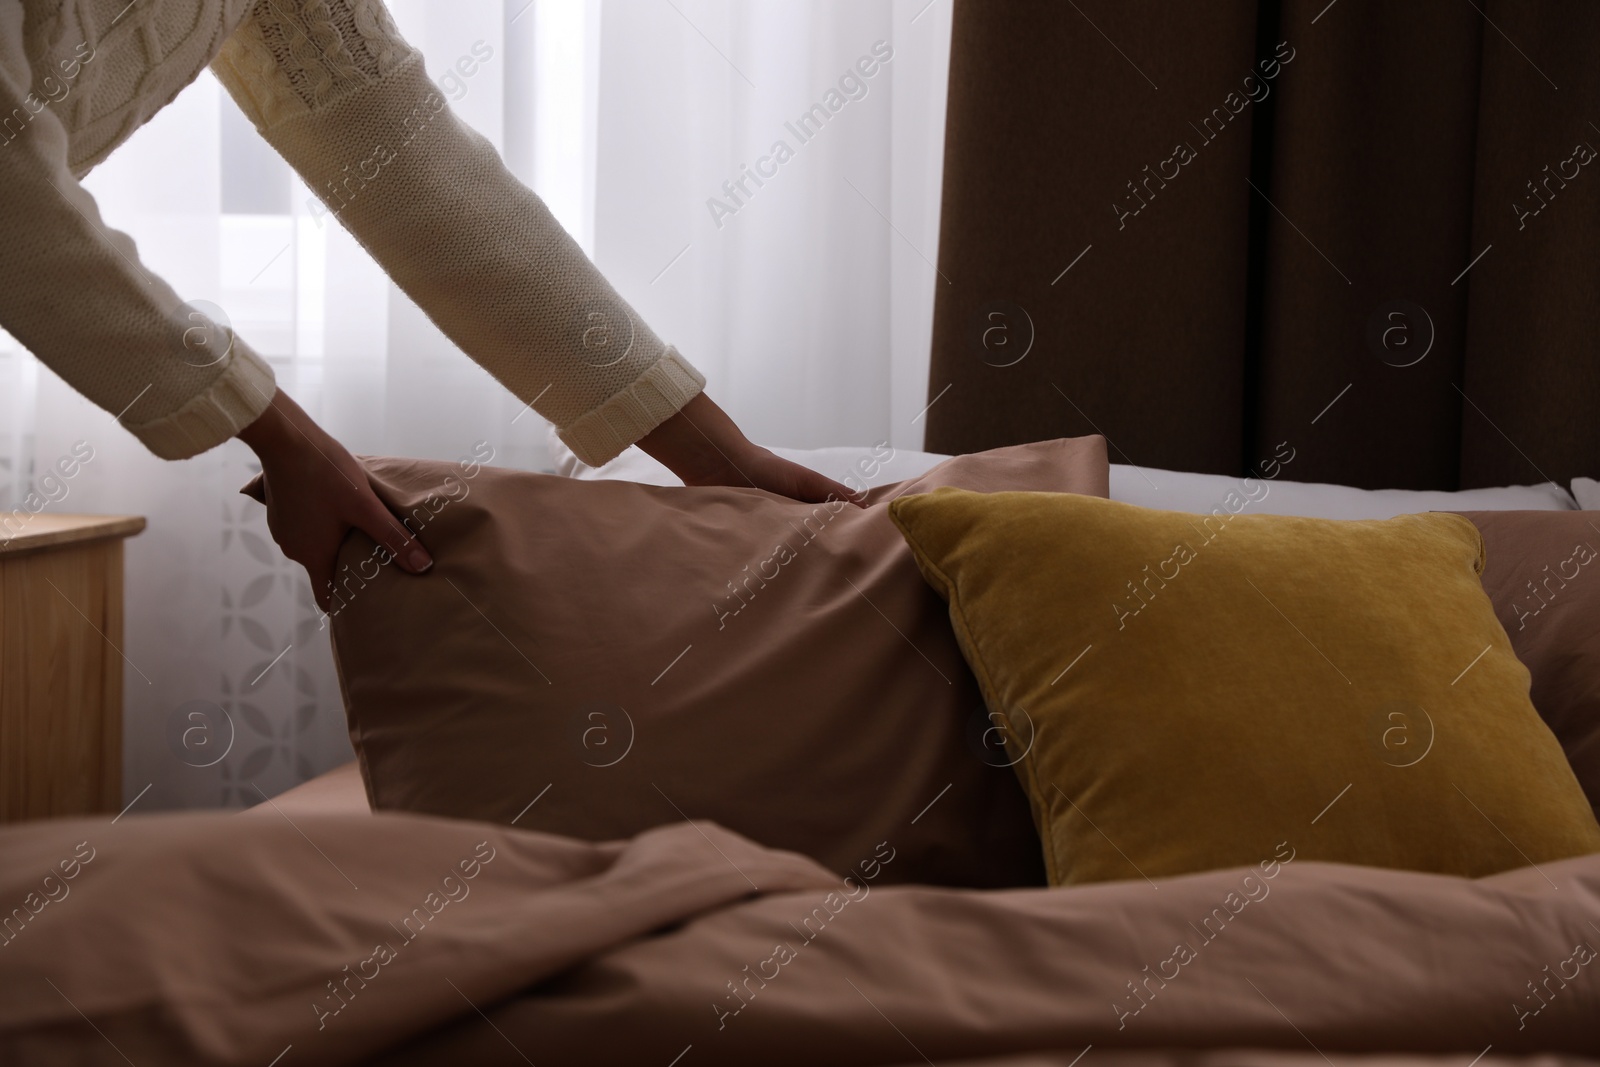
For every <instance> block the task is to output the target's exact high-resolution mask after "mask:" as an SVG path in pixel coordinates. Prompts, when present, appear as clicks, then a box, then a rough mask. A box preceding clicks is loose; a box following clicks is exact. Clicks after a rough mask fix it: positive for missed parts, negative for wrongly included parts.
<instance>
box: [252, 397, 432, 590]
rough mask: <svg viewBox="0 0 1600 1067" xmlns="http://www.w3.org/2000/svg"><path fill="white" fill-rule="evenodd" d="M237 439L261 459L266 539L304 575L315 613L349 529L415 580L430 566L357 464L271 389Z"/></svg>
mask: <svg viewBox="0 0 1600 1067" xmlns="http://www.w3.org/2000/svg"><path fill="white" fill-rule="evenodd" d="M239 439H240V440H241V441H243V442H244V443H245V444H247V445H249V446H250V447H251V448H252V449H254V450H255V453H256V456H257V457H258V458H260V460H261V473H262V475H263V476H264V481H265V487H266V494H267V528H268V529H270V530H271V531H272V539H273V540H274V541H276V542H278V547H279V548H281V549H282V550H283V554H284V555H286V556H288V557H289V558H290V559H292V560H294V561H295V562H296V563H298V564H300V566H302V567H304V568H305V569H306V574H307V575H308V576H309V577H310V578H311V591H312V594H313V595H315V596H316V598H317V606H318V607H320V608H321V609H322V610H323V611H327V610H328V609H329V607H330V605H331V604H332V596H331V593H332V587H333V580H334V571H335V570H336V568H337V565H338V558H339V546H340V545H341V544H343V543H344V539H345V535H346V534H348V533H349V532H350V530H351V528H352V527H354V528H355V529H358V530H360V531H361V532H362V533H365V534H366V535H367V536H368V537H370V538H372V539H373V540H374V541H376V542H377V543H378V544H379V545H382V546H383V547H384V548H385V549H386V550H388V552H390V553H391V554H392V555H393V556H394V559H395V562H397V563H398V564H399V565H400V567H401V569H403V570H406V571H409V572H410V573H412V574H422V573H423V572H424V571H426V570H427V569H428V568H430V567H432V566H433V558H432V557H431V556H429V555H428V550H427V549H425V548H423V547H422V542H420V541H418V540H417V539H416V538H415V537H413V536H412V535H411V533H410V532H409V531H408V530H407V529H406V528H405V526H403V525H402V524H401V522H400V520H399V519H397V518H395V516H394V514H393V513H392V512H390V510H389V509H388V508H387V507H385V506H384V504H383V501H381V500H379V499H378V495H377V494H376V493H374V492H373V491H372V486H371V484H370V483H368V481H367V473H366V471H364V470H363V469H362V467H361V464H359V463H357V462H356V460H355V457H354V456H352V455H351V454H350V453H349V452H348V451H347V450H346V449H345V447H344V446H343V445H341V444H340V443H339V442H338V441H335V440H334V439H333V438H332V437H330V436H328V434H327V433H326V432H325V431H324V430H323V429H322V427H320V426H318V425H317V424H316V423H315V422H313V421H312V419H311V416H309V415H307V414H306V413H305V412H304V411H303V410H301V408H300V405H299V404H296V403H295V402H294V401H293V400H292V399H290V397H289V395H288V394H287V393H285V392H283V391H282V390H279V391H278V393H277V394H276V395H275V396H273V398H272V403H271V404H270V405H268V407H267V410H266V411H265V412H263V413H262V414H261V417H260V418H258V419H256V421H255V422H253V423H251V424H250V425H249V426H247V427H245V428H244V429H243V430H241V431H240V432H239Z"/></svg>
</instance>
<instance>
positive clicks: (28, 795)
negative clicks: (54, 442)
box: [0, 514, 144, 822]
mask: <svg viewBox="0 0 1600 1067" xmlns="http://www.w3.org/2000/svg"><path fill="white" fill-rule="evenodd" d="M143 529H144V520H143V519H142V518H138V517H137V516H129V515H49V514H43V515H35V516H33V517H32V518H30V519H28V520H27V521H26V524H25V525H24V526H23V528H22V529H21V530H20V531H18V532H17V534H16V535H15V536H14V537H12V538H11V539H10V540H9V541H8V540H6V539H5V538H4V532H3V530H0V822H16V821H18V820H21V819H40V818H45V817H47V816H52V815H71V814H79V813H84V812H98V811H116V810H118V809H119V808H120V807H121V806H122V669H123V660H122V654H121V652H119V651H118V650H119V649H121V648H122V539H123V538H125V537H131V536H133V535H134V534H137V533H138V532H139V531H141V530H143Z"/></svg>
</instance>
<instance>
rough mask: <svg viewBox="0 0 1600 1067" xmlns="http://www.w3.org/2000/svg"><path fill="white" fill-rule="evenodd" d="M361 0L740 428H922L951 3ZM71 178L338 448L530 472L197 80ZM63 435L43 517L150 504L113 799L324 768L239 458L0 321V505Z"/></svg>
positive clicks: (766, 432) (47, 459)
mask: <svg viewBox="0 0 1600 1067" xmlns="http://www.w3.org/2000/svg"><path fill="white" fill-rule="evenodd" d="M391 8H392V10H393V11H394V14H395V17H396V21H397V22H398V23H399V25H400V27H401V29H402V31H403V32H404V33H405V34H406V36H407V37H408V39H410V40H411V41H412V42H413V43H414V44H416V45H417V46H418V47H419V48H421V49H422V50H423V52H424V54H426V55H427V57H428V67H429V70H430V72H431V73H432V74H433V75H434V77H435V79H436V80H437V81H439V82H440V84H441V87H442V88H443V89H444V90H445V92H446V95H447V96H449V97H450V99H451V106H452V107H453V108H454V109H455V110H456V111H457V113H458V114H460V115H461V116H462V117H463V118H465V119H466V120H467V121H468V122H470V123H471V124H473V125H474V126H475V127H477V128H478V129H479V130H480V131H482V132H483V133H484V134H485V135H486V136H488V137H490V138H491V139H492V140H494V141H495V142H496V144H498V145H500V146H501V147H502V150H503V151H504V153H505V155H506V158H507V160H508V162H509V163H510V164H511V166H512V168H513V170H514V171H515V172H516V173H517V174H518V175H519V176H520V177H522V178H523V180H525V181H527V182H529V183H530V184H531V185H532V186H533V187H534V188H535V189H537V190H538V191H539V192H540V194H541V195H542V196H544V198H545V200H546V202H547V203H549V204H550V205H551V207H552V209H553V210H554V211H555V213H556V214H557V216H558V217H559V218H560V219H561V220H562V222H563V224H564V225H566V227H567V228H568V229H569V230H570V231H571V232H572V233H573V234H574V235H575V236H576V237H577V238H578V240H579V241H580V243H581V244H583V246H584V247H585V248H586V249H587V250H588V251H589V252H590V253H591V255H593V256H594V257H595V259H596V261H597V262H598V263H599V264H600V266H601V268H602V269H603V270H604V271H605V272H606V273H607V275H608V276H609V277H611V279H612V280H613V282H614V283H615V284H616V285H617V287H618V288H619V289H620V290H621V291H622V293H623V294H624V295H625V296H626V297H627V298H628V299H630V300H631V301H633V302H634V304H635V306H636V307H637V308H638V309H639V310H640V311H641V313H642V314H643V315H644V316H645V317H646V318H647V319H648V320H649V321H650V322H651V323H652V325H653V326H654V327H655V329H656V330H657V332H658V333H660V334H661V335H662V336H663V337H665V338H667V339H669V340H671V341H672V342H673V343H674V344H676V345H677V346H678V347H679V348H680V350H682V351H683V352H684V353H685V354H686V355H687V356H688V357H689V358H690V359H691V360H692V361H693V362H694V363H695V364H696V365H697V366H699V367H700V368H701V369H702V370H703V371H704V372H705V373H706V375H707V377H708V378H709V380H710V386H709V388H710V391H711V392H712V395H713V396H715V397H716V398H717V399H718V400H719V401H720V402H721V403H722V404H723V406H724V407H726V408H727V409H728V410H729V411H730V412H731V413H732V414H733V416H734V417H735V419H736V420H738V422H739V423H740V424H741V425H742V426H743V427H744V428H745V430H746V432H747V433H749V434H750V435H751V436H752V437H753V438H755V439H757V440H759V441H762V442H764V443H768V444H779V445H790V446H802V447H803V446H813V445H823V444H845V443H871V442H874V441H877V440H885V439H886V440H889V441H890V442H892V443H894V444H895V445H896V446H898V447H916V446H918V445H919V444H920V441H921V421H920V414H921V412H922V409H923V406H924V404H925V403H926V381H927V379H926V373H927V371H926V368H927V351H928V344H929V337H930V331H931V320H932V302H933V294H934V286H935V285H936V284H941V283H940V282H939V280H938V278H937V276H936V273H935V271H934V268H933V266H932V261H933V260H934V258H935V257H936V254H937V239H938V233H937V221H938V200H939V186H940V167H941V161H942V133H943V125H944V92H945V72H946V69H947V63H948V54H949V32H950V11H949V0H931V2H930V0H764V2H763V3H760V4H755V3H749V2H741V0H603V3H602V0H531V2H530V0H503V2H502V0H467V2H457V3H451V4H444V3H441V2H438V0H433V2H428V0H391ZM875 46H876V48H877V50H878V51H877V53H876V54H875V53H874V48H875ZM886 53H887V54H889V56H890V58H888V59H887V60H886V61H885V59H884V58H883V56H884V55H885V54H886ZM863 57H867V58H868V59H869V60H873V61H872V62H865V63H863V64H862V65H861V66H860V67H858V66H857V63H858V61H861V60H862V59H863ZM867 69H871V70H872V74H871V75H870V76H865V75H863V74H862V73H861V72H862V71H863V70H867ZM830 91H832V93H833V95H832V96H830V95H829V94H830ZM813 105H820V106H821V108H822V109H823V110H822V111H821V112H815V113H812V117H811V119H810V122H809V125H806V126H801V123H800V119H801V117H802V116H804V115H806V114H807V113H808V111H809V110H810V109H811V108H812V107H813ZM824 115H825V116H826V117H825V118H824V117H823V116H824ZM786 124H788V125H786ZM819 127H820V128H819ZM801 134H806V135H808V136H804V137H802V136H801ZM779 141H783V142H785V143H786V144H787V146H788V148H789V154H788V155H787V156H785V158H784V159H783V161H782V162H781V163H780V162H777V161H775V160H773V159H772V158H771V157H772V156H773V155H774V150H775V146H776V143H777V142H779ZM778 154H779V155H782V154H783V153H778ZM763 158H766V159H767V160H768V162H766V163H763V162H762V160H763ZM745 168H750V169H760V170H761V171H763V172H766V173H768V174H769V176H767V177H764V178H762V184H760V185H758V184H756V182H755V181H754V179H751V178H749V177H747V176H746V175H747V174H748V171H747V170H746V169H745ZM741 178H743V179H744V182H743V186H744V187H743V190H742V191H741V190H740V189H739V183H740V179H741ZM724 182H727V183H729V185H730V187H731V188H732V189H733V190H734V194H730V193H729V191H728V190H727V189H724ZM87 184H88V186H89V188H90V189H91V191H92V192H93V193H94V194H95V196H96V197H97V198H98V200H99V202H100V205H101V208H102V211H103V212H104V213H105V215H106V217H107V219H108V220H109V222H110V223H111V224H112V225H114V226H117V227H118V228H120V229H123V230H125V231H126V232H128V233H130V234H132V235H133V236H134V238H135V239H136V240H137V242H138V244H139V249H140V252H141V254H142V255H143V257H144V258H145V260H146V262H147V263H149V264H150V265H151V266H152V267H153V268H154V269H156V270H158V271H160V272H161V273H162V274H163V275H164V276H165V277H166V278H167V279H168V280H169V281H171V282H172V283H173V285H174V287H175V288H176V289H177V290H178V291H179V292H180V293H181V294H183V295H184V296H185V297H186V298H188V299H190V300H206V301H209V302H210V303H211V304H213V305H215V307H216V308H218V309H220V313H221V314H222V315H224V316H225V317H226V318H227V319H228V320H229V321H230V322H231V324H232V325H233V327H234V328H235V329H236V330H237V331H238V332H239V333H240V334H241V335H242V336H245V337H248V338H249V339H250V340H251V342H252V344H253V345H254V346H255V348H256V349H257V350H258V351H260V352H262V353H263V354H264V355H266V356H267V357H268V358H269V359H270V360H271V361H272V363H273V366H274V369H275V370H276V371H277V374H278V378H279V382H280V384H281V385H282V386H283V387H284V388H285V389H287V390H288V391H289V392H291V393H292V394H293V395H295V396H296V397H297V398H298V399H299V400H300V401H301V403H303V404H304V405H305V406H306V407H307V409H308V410H309V411H311V412H312V414H313V415H315V416H316V417H317V418H318V419H319V420H320V421H321V422H322V423H323V424H324V425H325V426H327V427H328V428H329V430H330V431H332V432H333V433H334V434H335V435H336V436H338V437H339V438H340V439H341V440H343V441H344V442H345V443H346V444H347V445H348V446H349V447H350V448H351V449H352V450H353V451H355V452H357V453H386V454H394V455H414V456H429V457H437V458H446V459H453V458H457V457H459V456H462V455H465V454H466V453H467V452H468V451H469V450H470V449H471V448H472V447H473V445H474V444H475V443H476V442H478V441H487V442H489V443H490V444H491V445H492V446H493V447H494V449H495V452H496V459H495V462H496V463H498V464H501V465H507V466H516V467H522V468H525V469H532V470H539V469H548V464H549V456H548V453H547V446H546V443H545V427H544V424H543V423H542V420H540V419H539V418H538V417H537V416H536V415H534V414H532V413H530V412H527V411H526V410H524V408H523V405H522V403H521V402H520V401H518V400H517V399H516V398H514V397H512V396H510V395H509V394H507V393H505V392H504V390H502V389H501V388H500V387H499V386H497V385H496V384H495V383H494V382H493V381H492V380H491V379H490V378H489V377H488V376H487V375H486V374H485V373H484V372H483V371H481V370H480V369H479V368H478V367H477V365H476V364H474V363H472V362H471V361H470V360H469V359H467V358H466V357H465V356H464V355H462V354H461V353H460V352H459V351H458V350H456V349H455V347H454V346H453V345H451V344H450V343H449V341H448V340H446V339H445V338H444V337H443V336H442V335H441V334H440V333H439V332H438V331H437V330H436V329H435V328H434V327H433V326H432V325H431V324H430V323H429V322H428V321H427V319H426V317H425V316H424V315H423V314H422V313H421V312H420V311H419V310H418V309H417V308H416V307H415V306H413V305H412V304H411V303H410V302H409V301H408V300H407V299H406V298H405V297H404V295H403V294H401V293H399V292H398V290H396V289H395V288H394V286H393V285H392V283H390V282H389V281H388V279H387V278H386V277H385V276H384V275H383V273H382V272H381V270H379V269H378V267H377V266H376V265H375V264H374V263H373V262H372V261H371V260H370V259H369V258H368V257H367V256H366V254H365V253H364V252H362V251H361V249H360V248H359V246H357V245H356V244H355V242H354V241H353V240H352V239H351V238H350V237H349V236H348V235H347V234H346V233H344V231H343V230H341V229H340V228H339V227H338V226H337V225H334V224H332V223H331V221H330V220H328V219H327V218H324V217H323V214H322V211H321V208H320V206H319V205H318V204H317V203H316V202H315V200H314V199H313V198H311V196H310V194H309V193H308V191H307V190H306V189H305V188H304V187H303V186H302V185H301V184H300V183H299V182H298V180H297V179H295V178H294V176H293V175H292V173H291V172H290V171H289V170H288V168H287V166H286V165H285V164H283V162H282V161H281V160H279V159H278V158H277V157H276V156H275V155H274V154H273V153H272V151H271V149H270V148H268V147H266V146H265V144H264V143H263V142H262V141H261V140H260V138H259V137H257V136H256V134H255V133H254V131H253V130H251V129H250V128H249V125H248V123H246V122H245V120H244V119H243V117H242V116H241V115H239V113H238V112H237V110H236V109H235V108H234V106H233V104H232V101H230V100H229V99H228V98H227V96H226V94H225V93H223V92H222V91H221V89H220V87H219V86H218V85H217V84H216V82H215V81H214V80H213V79H212V78H211V77H210V76H209V75H205V76H202V78H201V79H200V80H199V81H198V82H196V83H195V84H194V85H193V86H191V87H190V88H189V89H187V90H185V91H184V92H183V93H182V94H180V95H179V97H178V98H177V99H176V100H175V101H174V102H173V103H172V105H170V106H169V107H168V108H167V109H166V110H165V111H163V112H162V113H161V114H160V115H159V116H157V117H156V118H155V119H154V120H153V121H152V122H151V123H150V124H149V125H148V126H147V127H145V128H144V129H142V130H140V131H139V132H138V133H137V134H136V135H135V136H134V137H133V138H132V139H131V140H130V141H129V142H128V143H127V144H126V145H124V146H123V147H122V148H120V149H119V150H118V151H117V152H116V153H115V154H114V155H113V156H112V157H111V158H110V159H109V160H108V161H107V162H106V163H104V164H102V165H101V166H100V167H99V168H97V169H96V171H95V172H94V173H93V174H92V175H91V176H90V177H89V179H88V181H87ZM735 194H736V195H735ZM713 200H720V201H721V203H722V205H723V210H718V211H714V210H713V208H712V207H711V206H710V204H709V203H708V202H709V201H713ZM719 223H720V225H719ZM80 440H81V441H84V442H86V443H87V444H88V445H89V446H90V447H92V448H93V450H94V458H93V459H92V460H91V461H90V462H89V463H88V464H86V465H84V466H83V467H82V469H81V470H80V472H79V473H78V475H77V476H76V477H74V478H73V479H71V480H70V481H69V482H66V483H64V484H62V485H59V486H56V487H55V488H53V489H52V490H51V492H50V494H49V495H50V496H52V497H54V498H55V499H53V500H50V501H49V503H48V507H50V509H51V510H53V511H58V512H102V513H104V512H119V513H135V514H141V515H145V516H147V517H148V519H149V522H150V525H149V528H148V530H147V531H146V532H145V533H144V534H143V535H142V536H140V537H138V538H135V539H134V540H132V541H130V542H129V543H128V567H127V615H126V618H127V630H126V635H125V640H124V642H123V645H122V648H121V650H120V651H121V653H122V654H123V656H124V657H125V660H126V664H127V666H126V670H125V679H126V689H125V692H126V700H125V705H126V711H125V760H124V766H125V784H124V792H125V795H126V796H127V797H128V798H129V799H132V798H133V797H134V796H135V795H136V794H138V793H139V792H140V791H141V790H143V789H144V788H145V786H146V785H150V786H151V789H150V791H149V793H148V794H147V795H146V796H145V797H143V798H142V799H141V800H140V806H141V809H143V808H146V807H148V808H150V809H156V808H164V807H165V808H171V807H211V806H242V805H246V804H250V803H254V802H256V801H259V800H260V799H261V795H262V794H266V795H272V794H274V793H276V792H279V791H281V790H283V789H285V788H287V787H289V786H291V785H293V784H295V783H296V782H299V781H302V780H304V779H305V778H308V777H311V776H313V775H315V774H318V773H320V772H322V771H323V770H326V769H328V768H329V767H331V766H334V765H335V764H337V763H340V762H342V761H344V760H346V759H348V758H349V754H350V749H349V742H348V740H347V739H346V737H345V732H344V722H343V712H342V707H341V703H340V699H339V694H338V688H337V682H336V679H335V676H334V672H333V666H332V659H331V655H330V651H329V648H328V641H327V635H326V633H325V632H321V631H319V630H318V627H317V622H316V613H315V611H314V609H313V607H312V602H311V598H310V590H309V587H308V585H307V583H306V581H305V578H304V575H303V574H302V573H301V572H300V570H299V568H298V567H295V566H293V565H291V564H289V563H288V562H287V561H286V560H284V559H283V558H282V557H281V555H280V554H279V553H278V551H277V548H276V547H275V546H274V545H273V544H272V543H271V540H270V537H269V535H268V533H267V530H266V524H265V518H264V511H263V509H262V508H261V507H260V506H259V505H257V504H255V503H253V502H251V501H248V500H246V499H245V498H244V497H241V496H238V495H236V493H235V490H236V489H237V487H238V486H239V485H241V484H242V483H243V482H244V481H246V480H247V479H248V478H249V476H250V475H251V474H252V473H253V469H252V464H251V460H252V457H251V454H250V452H249V451H248V449H245V448H244V447H243V446H242V445H240V444H238V443H237V442H230V443H229V444H227V445H225V446H223V447H222V448H219V449H216V450H214V451H212V452H210V453H207V454H205V455H203V456H199V457H196V458H195V459H192V460H187V461H184V462H180V463H165V462H163V461H161V460H158V459H155V458H153V457H152V456H150V455H149V454H148V453H146V452H145V451H144V450H143V448H142V447H141V446H140V445H138V443H137V442H135V441H134V440H133V438H132V437H131V436H129V435H128V434H127V433H126V432H124V431H123V430H121V429H120V428H119V427H118V426H117V425H116V424H115V423H114V421H113V420H112V418H111V416H110V415H109V414H107V413H105V412H102V411H100V410H99V409H97V408H94V407H93V406H92V405H90V404H88V403H87V402H86V401H84V400H83V399H82V398H80V397H78V396H77V395H76V394H75V393H73V392H72V391H71V390H70V389H69V388H67V387H66V386H65V385H64V384H63V383H62V382H61V381H60V380H59V379H57V378H56V377H55V376H54V375H53V374H51V373H50V372H49V371H48V370H47V369H45V368H43V367H41V366H39V365H38V364H37V363H36V362H35V361H34V360H33V359H32V357H30V356H28V355H27V354H26V353H25V352H24V351H22V350H21V349H20V348H19V346H17V345H16V343H15V342H14V341H12V340H11V339H9V338H7V337H5V336H4V335H3V334H0V506H3V507H4V508H6V509H10V508H13V507H18V506H21V504H22V502H23V500H24V498H25V497H26V495H27V494H28V493H29V492H30V490H39V489H40V483H39V481H38V479H36V477H35V473H34V472H36V471H37V472H41V473H42V472H43V471H45V470H47V469H48V468H49V467H50V465H51V464H53V462H54V461H55V459H56V457H58V456H60V455H64V454H66V453H68V452H69V451H70V450H71V449H72V448H73V446H74V444H75V443H76V442H78V441H80ZM197 726H198V727H200V728H199V729H196V727H197Z"/></svg>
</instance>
